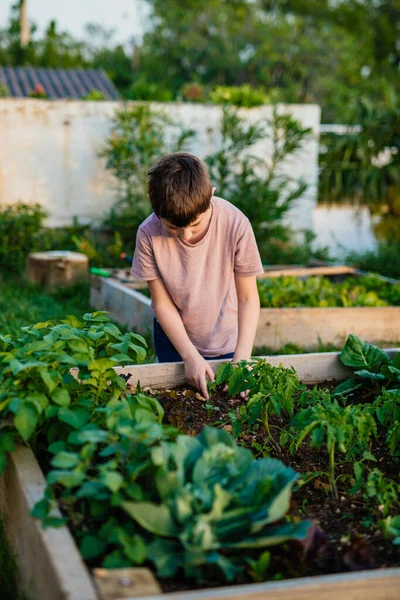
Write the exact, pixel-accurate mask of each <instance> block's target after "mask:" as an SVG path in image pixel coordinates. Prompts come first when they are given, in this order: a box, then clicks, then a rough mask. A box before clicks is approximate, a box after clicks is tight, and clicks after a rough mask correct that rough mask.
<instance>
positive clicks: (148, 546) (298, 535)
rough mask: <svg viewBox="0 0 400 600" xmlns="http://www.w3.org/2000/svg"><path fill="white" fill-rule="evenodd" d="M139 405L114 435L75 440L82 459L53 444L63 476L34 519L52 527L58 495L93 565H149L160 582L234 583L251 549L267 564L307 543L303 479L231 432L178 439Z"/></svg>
mask: <svg viewBox="0 0 400 600" xmlns="http://www.w3.org/2000/svg"><path fill="white" fill-rule="evenodd" d="M145 398H146V397H145V396H143V395H142V402H143V401H145ZM147 400H148V401H150V399H147ZM137 401H138V397H137V396H133V397H131V398H129V397H128V398H127V399H126V400H121V401H120V402H119V404H120V407H119V410H118V413H117V414H116V419H114V421H113V422H112V423H111V422H110V420H109V419H108V421H107V422H108V426H109V429H108V431H101V430H99V429H98V428H94V427H91V428H90V429H89V427H88V426H86V427H84V428H83V430H82V431H80V432H76V433H75V434H71V435H70V437H69V440H68V442H69V444H70V445H73V446H74V448H75V450H74V451H73V452H66V451H65V449H63V447H62V446H61V445H60V444H59V443H57V447H56V445H55V444H54V445H53V446H54V458H53V459H52V465H53V467H55V469H53V470H50V472H49V473H48V476H47V481H48V484H49V485H48V489H47V492H46V498H45V499H44V500H43V501H42V502H41V503H39V504H37V505H36V507H35V509H34V515H35V516H37V517H40V518H42V519H43V520H44V523H46V519H47V518H48V517H47V515H48V514H49V511H50V509H51V506H52V503H53V502H54V498H55V495H54V494H55V491H56V490H57V489H58V490H59V496H60V498H59V500H60V502H61V504H62V505H63V506H64V507H65V510H66V511H67V513H68V519H69V520H70V521H71V525H75V528H76V529H77V530H76V536H77V538H78V543H79V546H80V548H81V551H82V552H83V555H84V557H85V558H88V559H90V558H92V557H98V556H99V555H102V556H103V565H104V566H106V567H112V566H114V567H118V566H128V565H131V564H142V563H143V562H144V561H145V560H149V561H151V562H152V563H153V564H154V565H155V567H156V570H157V574H158V576H159V577H171V576H173V575H175V574H176V573H177V572H181V571H182V570H183V571H184V573H185V576H186V577H187V578H190V579H192V578H196V579H202V578H203V577H206V576H207V574H214V575H217V576H219V577H220V578H221V576H222V578H223V579H225V580H227V581H232V580H233V579H237V578H240V577H241V576H243V573H244V571H245V569H246V568H247V561H246V558H245V556H243V553H240V552H238V551H240V550H241V549H253V552H255V555H256V556H257V553H258V552H261V551H262V550H264V549H265V548H270V547H271V546H275V545H279V544H282V543H283V542H287V541H290V540H291V539H304V538H305V536H306V532H307V528H308V523H297V524H295V523H294V522H292V521H291V520H290V519H287V518H286V519H285V515H286V513H287V511H288V509H289V505H290V496H291V489H292V486H293V483H294V482H295V480H296V478H297V475H296V473H294V471H293V470H292V469H290V468H287V467H284V466H283V465H282V463H280V462H279V461H277V460H273V459H262V460H254V459H253V458H252V456H251V453H250V452H249V451H248V450H244V449H243V448H239V447H237V446H236V445H235V443H234V442H233V440H232V438H231V437H230V436H229V435H228V434H227V433H226V432H223V431H218V430H213V429H205V430H203V432H202V433H201V434H200V435H199V436H198V437H197V438H193V437H190V436H185V435H178V436H177V432H176V430H174V429H173V428H171V427H166V426H161V425H160V424H159V423H158V422H157V417H156V416H155V415H154V412H152V410H151V408H152V406H150V410H149V411H148V413H147V416H146V418H145V419H144V418H143V415H142V414H141V413H140V414H139V413H138V412H137V411H136V412H132V410H131V412H130V414H129V413H126V414H125V411H126V410H127V409H128V404H129V405H130V406H131V409H132V406H135V405H136V404H137ZM153 402H154V400H153ZM123 405H125V408H123ZM109 410H110V404H109V405H108V407H107V409H106V412H108V411H109ZM128 415H129V416H128ZM129 417H130V418H129ZM99 434H102V435H99ZM103 434H104V435H103ZM60 466H61V467H62V469H61V470H60V468H59V467H60ZM122 474H123V477H122V476H121V475H122ZM82 500H84V501H85V502H84V503H83V502H82ZM81 522H84V523H85V528H84V531H81V530H80V528H79V523H81Z"/></svg>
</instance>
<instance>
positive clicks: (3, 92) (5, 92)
mask: <svg viewBox="0 0 400 600" xmlns="http://www.w3.org/2000/svg"><path fill="white" fill-rule="evenodd" d="M7 96H10V90H9V89H8V87H7V86H6V84H5V83H3V82H2V81H0V98H7Z"/></svg>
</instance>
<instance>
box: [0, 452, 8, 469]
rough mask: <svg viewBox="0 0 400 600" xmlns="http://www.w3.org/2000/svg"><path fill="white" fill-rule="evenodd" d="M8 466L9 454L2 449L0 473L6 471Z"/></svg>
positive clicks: (0, 453)
mask: <svg viewBox="0 0 400 600" xmlns="http://www.w3.org/2000/svg"><path fill="white" fill-rule="evenodd" d="M6 466H7V455H6V453H5V452H3V451H2V450H0V475H1V474H2V473H4V471H5V468H6Z"/></svg>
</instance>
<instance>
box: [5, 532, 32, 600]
mask: <svg viewBox="0 0 400 600" xmlns="http://www.w3.org/2000/svg"><path fill="white" fill-rule="evenodd" d="M18 579H19V573H18V568H17V565H16V562H15V559H14V557H13V555H12V553H11V548H10V545H9V543H8V540H7V537H6V532H5V527H4V525H3V522H2V521H1V520H0V586H1V587H0V589H1V598H2V600H26V599H25V596H24V597H23V596H22V595H21V594H20V593H19V591H18Z"/></svg>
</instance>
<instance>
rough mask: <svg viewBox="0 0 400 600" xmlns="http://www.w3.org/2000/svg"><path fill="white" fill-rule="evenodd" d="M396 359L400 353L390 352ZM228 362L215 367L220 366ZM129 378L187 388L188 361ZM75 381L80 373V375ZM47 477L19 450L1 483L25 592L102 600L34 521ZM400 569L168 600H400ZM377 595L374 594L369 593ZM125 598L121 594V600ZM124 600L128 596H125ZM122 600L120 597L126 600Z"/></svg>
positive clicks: (64, 539) (281, 359)
mask: <svg viewBox="0 0 400 600" xmlns="http://www.w3.org/2000/svg"><path fill="white" fill-rule="evenodd" d="M387 353H388V355H389V356H390V357H393V356H394V354H395V353H396V350H393V349H390V350H387ZM266 358H267V359H268V360H269V362H271V364H275V365H279V364H280V363H282V364H283V365H284V366H286V367H288V366H293V367H294V368H295V369H296V370H297V372H298V375H299V378H300V379H301V380H303V381H305V382H306V381H307V382H318V381H323V380H325V379H337V378H339V379H340V378H342V377H345V376H346V375H347V374H348V370H347V369H346V368H345V367H343V365H341V363H340V361H339V353H337V352H333V353H327V354H309V355H291V356H278V357H266ZM221 362H223V361H213V362H212V363H211V364H212V366H213V368H216V367H217V366H218V364H220V363H221ZM115 369H116V371H117V372H119V373H129V374H130V375H131V378H130V382H131V383H137V381H139V380H140V381H141V383H142V385H152V387H157V386H158V387H160V386H164V387H166V386H171V387H172V386H174V385H178V384H180V383H182V382H183V378H184V372H183V365H182V363H169V364H168V363H167V364H162V365H160V364H153V365H133V366H128V367H124V368H122V367H116V368H115ZM74 374H75V376H76V375H77V373H76V370H75V373H74ZM44 485H45V482H44V478H43V475H42V474H41V472H40V468H39V466H38V464H37V462H36V459H35V458H34V456H33V455H32V453H31V451H30V450H29V449H27V448H23V447H20V448H18V450H17V451H16V452H15V453H13V455H12V459H11V460H9V461H8V466H7V470H6V474H5V475H4V476H3V478H2V479H0V509H1V510H2V511H3V514H4V515H5V516H6V519H5V521H6V527H7V531H8V533H9V535H10V541H11V546H12V548H13V550H14V552H15V554H16V557H17V560H18V564H19V566H20V570H21V573H23V587H24V588H26V586H27V587H28V591H29V593H30V596H31V598H32V599H34V600H92V599H95V598H96V599H97V600H99V597H98V596H97V595H96V592H95V591H94V589H93V586H92V584H91V582H90V580H89V578H88V573H87V570H86V567H85V566H84V564H83V562H82V559H81V558H80V557H79V554H78V551H77V548H76V546H75V544H74V542H73V540H72V538H71V536H70V534H69V533H68V531H66V530H65V528H61V529H48V530H45V531H43V530H42V529H41V528H40V523H39V522H38V521H36V520H34V519H32V518H31V517H30V516H29V510H30V509H31V508H32V506H33V505H34V503H35V502H36V500H38V499H40V498H41V497H42V495H43V492H44ZM399 589H400V569H381V570H375V571H365V572H362V573H351V574H341V575H335V576H323V577H312V578H311V577H310V578H302V579H293V580H288V581H282V582H271V583H262V584H249V585H245V586H234V587H232V586H230V587H221V588H217V589H207V590H199V591H192V592H190V591H189V592H188V591H185V592H180V593H177V594H168V596H167V598H168V600H174V599H176V600H183V599H185V600H186V599H187V600H214V599H215V600H227V599H228V598H239V599H242V598H243V599H246V600H309V599H310V600H314V598H315V600H337V597H338V595H340V597H341V599H342V600H361V599H362V600H364V599H365V598H367V597H368V598H369V597H371V598H374V600H395V599H396V600H397V599H398V598H399ZM369 593H370V594H371V595H368V594H369ZM120 597H121V596H120ZM122 597H123V596H122ZM122 597H121V598H122ZM129 597H130V598H132V600H133V598H136V600H137V598H139V599H140V598H143V599H146V600H151V599H153V600H163V598H164V599H165V598H166V597H165V596H164V595H160V594H158V593H154V594H153V595H151V596H143V594H142V595H141V596H133V595H132V594H131V595H130V596H129Z"/></svg>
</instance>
